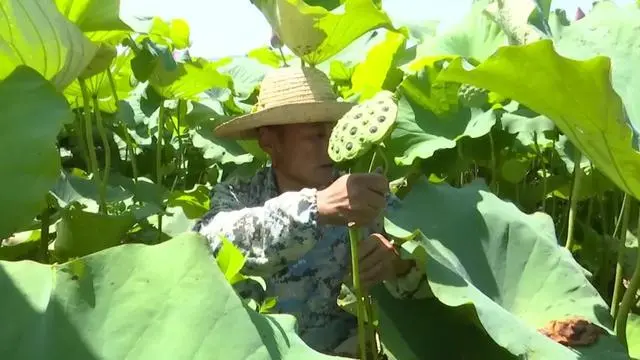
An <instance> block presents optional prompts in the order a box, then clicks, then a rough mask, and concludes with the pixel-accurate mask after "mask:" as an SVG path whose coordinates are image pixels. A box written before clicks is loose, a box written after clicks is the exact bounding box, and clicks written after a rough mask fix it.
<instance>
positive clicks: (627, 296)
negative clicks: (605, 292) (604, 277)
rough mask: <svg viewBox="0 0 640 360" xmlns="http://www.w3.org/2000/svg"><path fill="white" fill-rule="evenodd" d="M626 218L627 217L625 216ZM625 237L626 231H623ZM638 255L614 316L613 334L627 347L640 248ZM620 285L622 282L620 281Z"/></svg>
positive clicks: (639, 278)
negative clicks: (628, 321) (629, 318)
mask: <svg viewBox="0 0 640 360" xmlns="http://www.w3.org/2000/svg"><path fill="white" fill-rule="evenodd" d="M625 199H627V195H626V194H625ZM627 218H628V215H627ZM638 224H640V215H639V218H638ZM625 236H626V231H625ZM622 247H623V248H624V243H623V245H622ZM637 252H638V254H637V257H636V266H635V269H634V270H633V275H632V276H631V281H629V286H628V287H627V291H625V293H624V296H623V297H622V303H621V304H620V310H619V312H618V314H617V315H616V326H615V332H616V335H617V336H618V339H619V340H620V342H621V343H622V344H623V345H624V346H625V347H627V320H628V316H629V312H630V311H631V307H632V306H633V304H634V302H635V299H636V293H637V292H638V289H640V247H638V250H637ZM620 259H621V256H620V255H619V254H618V265H620ZM617 270H618V269H617V268H616V278H617V275H618V271H617ZM620 283H622V281H620ZM616 287H618V283H617V282H616Z"/></svg>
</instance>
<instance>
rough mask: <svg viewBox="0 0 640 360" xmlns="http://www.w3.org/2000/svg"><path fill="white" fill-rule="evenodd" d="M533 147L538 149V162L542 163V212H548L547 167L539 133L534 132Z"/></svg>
mask: <svg viewBox="0 0 640 360" xmlns="http://www.w3.org/2000/svg"><path fill="white" fill-rule="evenodd" d="M533 145H534V146H535V149H536V156H537V157H538V160H539V161H540V166H541V167H542V192H543V194H544V195H543V196H542V210H543V211H545V212H546V211H547V194H548V193H547V190H548V185H547V165H546V164H545V162H544V155H543V154H542V150H540V145H539V144H538V133H536V132H534V133H533Z"/></svg>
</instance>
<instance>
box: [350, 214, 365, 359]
mask: <svg viewBox="0 0 640 360" xmlns="http://www.w3.org/2000/svg"><path fill="white" fill-rule="evenodd" d="M360 236H361V231H360V228H359V227H357V226H355V224H353V223H350V224H349V242H350V243H351V269H352V271H351V274H352V281H353V290H354V291H355V293H356V294H355V295H356V316H357V319H358V347H359V349H360V357H361V359H366V358H367V346H366V331H365V324H364V317H365V311H366V309H365V304H364V301H363V300H364V299H363V294H362V287H361V286H360V271H359V258H358V254H359V248H360V244H359V242H360Z"/></svg>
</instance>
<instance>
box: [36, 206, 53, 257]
mask: <svg viewBox="0 0 640 360" xmlns="http://www.w3.org/2000/svg"><path fill="white" fill-rule="evenodd" d="M45 206H46V207H45V208H44V210H42V214H41V215H40V248H39V249H38V255H39V257H40V261H41V262H42V263H43V264H46V263H48V260H49V259H48V256H47V255H48V252H49V225H50V224H51V208H50V207H49V201H48V199H47V200H46V201H45Z"/></svg>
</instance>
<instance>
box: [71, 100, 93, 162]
mask: <svg viewBox="0 0 640 360" xmlns="http://www.w3.org/2000/svg"><path fill="white" fill-rule="evenodd" d="M75 114H76V116H75V121H74V122H73V124H74V127H75V128H76V135H77V138H78V142H79V143H80V151H81V152H82V159H83V160H84V162H85V164H86V165H87V170H89V171H91V160H90V159H89V150H88V149H87V141H86V139H85V137H84V126H83V121H84V120H83V117H82V116H80V115H79V114H78V112H76V113H75Z"/></svg>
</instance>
